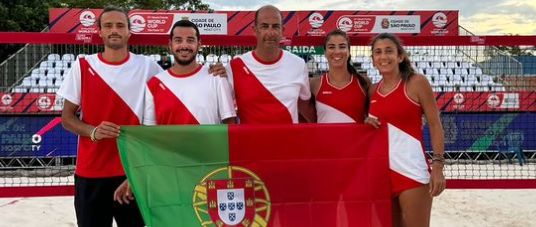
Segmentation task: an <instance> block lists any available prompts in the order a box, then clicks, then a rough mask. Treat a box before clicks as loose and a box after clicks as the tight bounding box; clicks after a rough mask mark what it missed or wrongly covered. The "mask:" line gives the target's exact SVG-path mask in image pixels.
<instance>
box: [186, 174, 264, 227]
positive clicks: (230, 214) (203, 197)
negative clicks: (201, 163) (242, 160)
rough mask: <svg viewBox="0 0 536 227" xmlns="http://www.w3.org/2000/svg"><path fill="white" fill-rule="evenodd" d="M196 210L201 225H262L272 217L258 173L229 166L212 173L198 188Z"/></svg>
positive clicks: (196, 189) (196, 191) (194, 206)
mask: <svg viewBox="0 0 536 227" xmlns="http://www.w3.org/2000/svg"><path fill="white" fill-rule="evenodd" d="M222 175H224V176H223V179H222ZM193 208H194V211H195V213H196V215H197V218H198V220H199V221H200V225H202V226H206V225H210V226H212V225H214V226H218V227H220V226H237V225H240V226H263V224H266V223H268V220H269V218H270V217H269V216H270V212H271V202H270V195H269V193H268V189H267V188H266V186H265V184H264V182H262V181H261V179H260V178H259V177H258V176H257V175H256V174H255V173H253V172H252V171H250V170H248V169H246V168H243V167H240V166H228V167H222V168H219V169H216V170H214V171H212V172H211V173H209V174H208V175H206V176H205V177H203V179H202V180H201V181H200V182H199V184H197V185H196V186H195V189H194V195H193ZM207 212H208V215H207Z"/></svg>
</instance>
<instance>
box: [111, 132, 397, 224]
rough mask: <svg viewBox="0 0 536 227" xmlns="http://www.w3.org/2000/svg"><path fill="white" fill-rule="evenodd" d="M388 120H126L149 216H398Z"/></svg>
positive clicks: (125, 135) (306, 220) (345, 219)
mask: <svg viewBox="0 0 536 227" xmlns="http://www.w3.org/2000/svg"><path fill="white" fill-rule="evenodd" d="M387 133H388V131H387V128H381V129H377V130H375V129H372V128H371V127H368V126H360V125H355V124H319V125H318V124H314V125H313V124H305V125H231V126H226V125H214V126H208V125H201V126H152V127H150V126H126V127H122V128H121V135H120V136H119V139H118V146H119V150H120V153H121V160H122V162H123V165H124V168H125V172H126V174H127V177H128V179H129V182H130V184H131V187H132V189H133V192H134V195H135V198H136V201H137V203H138V205H139V207H140V210H141V212H142V215H143V218H144V220H145V222H146V224H147V226H153V227H162V226H188V227H191V226H274V227H278V226H293V227H300V226H308V227H309V226H391V198H390V196H391V194H390V193H391V191H390V185H389V184H390V183H389V160H388V148H389V144H388V141H387V140H388V135H387Z"/></svg>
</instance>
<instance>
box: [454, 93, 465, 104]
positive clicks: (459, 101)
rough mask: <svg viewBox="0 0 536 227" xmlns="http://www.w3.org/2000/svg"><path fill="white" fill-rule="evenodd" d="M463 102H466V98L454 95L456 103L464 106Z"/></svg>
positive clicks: (461, 95) (460, 94) (457, 94)
mask: <svg viewBox="0 0 536 227" xmlns="http://www.w3.org/2000/svg"><path fill="white" fill-rule="evenodd" d="M463 102H465V97H463V94H462V93H456V94H454V103H456V104H462V103H463Z"/></svg>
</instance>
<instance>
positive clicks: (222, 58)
mask: <svg viewBox="0 0 536 227" xmlns="http://www.w3.org/2000/svg"><path fill="white" fill-rule="evenodd" d="M219 61H220V62H221V63H222V64H224V65H227V64H228V63H229V62H230V61H231V55H228V54H222V55H221V56H220V58H219Z"/></svg>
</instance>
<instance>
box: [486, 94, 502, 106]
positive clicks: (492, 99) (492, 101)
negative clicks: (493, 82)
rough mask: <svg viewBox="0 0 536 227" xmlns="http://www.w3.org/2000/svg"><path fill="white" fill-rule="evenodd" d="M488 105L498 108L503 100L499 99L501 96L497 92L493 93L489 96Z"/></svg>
mask: <svg viewBox="0 0 536 227" xmlns="http://www.w3.org/2000/svg"><path fill="white" fill-rule="evenodd" d="M487 102H488V106H489V107H491V108H496V107H498V106H499V104H500V103H501V100H500V99H499V96H498V95H496V94H491V95H489V97H488V101H487Z"/></svg>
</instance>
